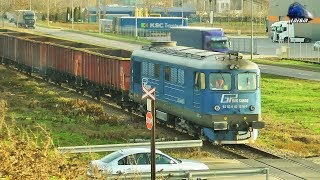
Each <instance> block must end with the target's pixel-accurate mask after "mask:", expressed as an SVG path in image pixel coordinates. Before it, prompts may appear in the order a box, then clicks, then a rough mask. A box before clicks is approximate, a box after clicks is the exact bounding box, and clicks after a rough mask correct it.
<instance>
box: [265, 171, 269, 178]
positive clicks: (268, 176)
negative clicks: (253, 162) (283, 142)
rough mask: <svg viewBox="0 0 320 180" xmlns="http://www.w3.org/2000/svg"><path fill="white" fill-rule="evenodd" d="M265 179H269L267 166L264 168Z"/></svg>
mask: <svg viewBox="0 0 320 180" xmlns="http://www.w3.org/2000/svg"><path fill="white" fill-rule="evenodd" d="M265 171H266V172H265V173H266V180H269V168H265Z"/></svg>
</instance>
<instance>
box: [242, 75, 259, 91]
mask: <svg viewBox="0 0 320 180" xmlns="http://www.w3.org/2000/svg"><path fill="white" fill-rule="evenodd" d="M238 89H239V90H244V91H245V90H255V89H257V75H256V73H241V74H238Z"/></svg>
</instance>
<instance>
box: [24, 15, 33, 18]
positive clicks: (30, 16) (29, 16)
mask: <svg viewBox="0 0 320 180" xmlns="http://www.w3.org/2000/svg"><path fill="white" fill-rule="evenodd" d="M24 19H34V16H32V15H28V16H24Z"/></svg>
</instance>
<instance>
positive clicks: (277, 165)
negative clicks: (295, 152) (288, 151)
mask: <svg viewBox="0 0 320 180" xmlns="http://www.w3.org/2000/svg"><path fill="white" fill-rule="evenodd" d="M208 145H209V144H205V146H208ZM214 148H215V151H219V152H220V153H225V154H227V156H229V157H231V158H234V159H237V160H239V161H240V162H242V163H244V164H246V165H248V166H250V167H255V168H258V167H266V168H269V170H270V173H271V174H272V176H275V177H277V178H280V179H290V180H291V179H319V178H320V165H319V164H316V163H313V162H312V161H309V160H306V159H301V158H286V157H281V156H278V155H275V154H272V153H269V152H267V151H264V150H261V149H257V148H255V147H252V146H250V145H244V144H241V145H224V146H217V145H214Z"/></svg>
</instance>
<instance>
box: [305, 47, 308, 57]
mask: <svg viewBox="0 0 320 180" xmlns="http://www.w3.org/2000/svg"><path fill="white" fill-rule="evenodd" d="M305 44H306V58H307V59H308V52H307V49H308V43H305Z"/></svg>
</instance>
